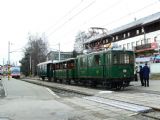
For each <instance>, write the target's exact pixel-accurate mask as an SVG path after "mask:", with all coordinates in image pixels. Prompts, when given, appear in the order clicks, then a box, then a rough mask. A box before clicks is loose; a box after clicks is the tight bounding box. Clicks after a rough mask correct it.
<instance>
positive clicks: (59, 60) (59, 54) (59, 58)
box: [58, 43, 61, 61]
mask: <svg viewBox="0 0 160 120" xmlns="http://www.w3.org/2000/svg"><path fill="white" fill-rule="evenodd" d="M58 47H59V61H60V60H61V48H60V43H59V44H58Z"/></svg>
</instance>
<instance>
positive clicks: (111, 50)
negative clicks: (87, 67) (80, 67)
mask: <svg viewBox="0 0 160 120" xmlns="http://www.w3.org/2000/svg"><path fill="white" fill-rule="evenodd" d="M113 51H118V52H120V51H130V52H131V51H132V52H133V50H123V49H110V50H106V51H105V50H103V51H97V52H91V53H88V54H83V55H79V56H78V57H81V56H84V55H92V54H99V53H108V52H113Z"/></svg>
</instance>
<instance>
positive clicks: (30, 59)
mask: <svg viewBox="0 0 160 120" xmlns="http://www.w3.org/2000/svg"><path fill="white" fill-rule="evenodd" d="M31 70H32V57H31V54H30V56H29V75H30V77H31V75H32V73H31Z"/></svg>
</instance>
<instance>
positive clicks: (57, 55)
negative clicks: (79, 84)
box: [47, 51, 73, 61]
mask: <svg viewBox="0 0 160 120" xmlns="http://www.w3.org/2000/svg"><path fill="white" fill-rule="evenodd" d="M72 56H73V53H72V52H59V51H50V52H49V53H48V54H47V61H49V60H52V61H59V60H65V59H68V58H72Z"/></svg>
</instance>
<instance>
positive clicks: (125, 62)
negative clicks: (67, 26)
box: [37, 50, 135, 89]
mask: <svg viewBox="0 0 160 120" xmlns="http://www.w3.org/2000/svg"><path fill="white" fill-rule="evenodd" d="M134 61H135V57H134V52H133V51H129V50H107V51H99V52H92V53H89V54H84V55H79V56H77V57H76V58H70V59H66V60H62V61H57V62H52V61H47V62H42V63H39V64H38V65H37V70H38V71H37V73H38V76H39V77H41V78H42V80H44V79H45V78H47V79H48V81H53V82H59V83H67V84H70V83H71V82H73V83H74V84H82V85H84V86H86V85H92V86H95V87H96V86H97V85H101V86H104V87H105V88H111V89H112V88H116V89H121V88H122V87H123V88H124V87H127V86H129V84H130V82H131V81H134V79H135V75H134Z"/></svg>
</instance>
